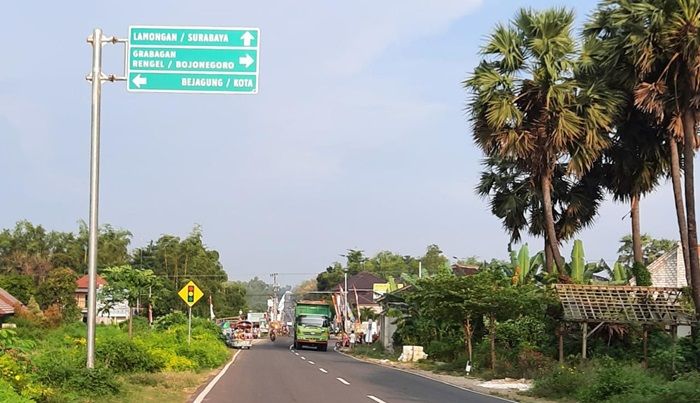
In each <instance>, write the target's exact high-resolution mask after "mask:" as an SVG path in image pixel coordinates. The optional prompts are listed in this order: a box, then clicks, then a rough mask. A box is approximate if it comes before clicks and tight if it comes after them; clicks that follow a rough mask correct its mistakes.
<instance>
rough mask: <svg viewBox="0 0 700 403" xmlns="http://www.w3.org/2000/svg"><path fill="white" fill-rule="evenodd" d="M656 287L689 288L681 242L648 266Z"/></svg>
mask: <svg viewBox="0 0 700 403" xmlns="http://www.w3.org/2000/svg"><path fill="white" fill-rule="evenodd" d="M699 249H700V248H699ZM647 269H648V270H649V273H650V274H651V282H652V285H653V286H654V287H687V286H688V281H687V280H686V278H685V263H684V262H683V248H681V244H680V242H679V243H678V244H677V245H676V247H675V248H674V249H673V250H671V251H668V252H666V253H665V254H663V255H661V256H659V257H658V258H657V259H656V260H654V261H653V262H651V263H650V264H649V266H647Z"/></svg>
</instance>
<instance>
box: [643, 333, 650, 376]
mask: <svg viewBox="0 0 700 403" xmlns="http://www.w3.org/2000/svg"><path fill="white" fill-rule="evenodd" d="M643 328H644V330H643V331H642V339H643V340H644V362H642V366H643V367H644V368H647V367H648V366H649V362H648V360H647V353H648V351H649V345H648V343H647V341H648V339H649V337H648V332H649V331H648V330H647V327H646V326H643Z"/></svg>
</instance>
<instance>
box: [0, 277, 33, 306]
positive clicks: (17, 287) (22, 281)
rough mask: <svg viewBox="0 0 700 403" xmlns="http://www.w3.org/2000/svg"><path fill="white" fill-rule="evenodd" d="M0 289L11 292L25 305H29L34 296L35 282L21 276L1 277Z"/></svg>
mask: <svg viewBox="0 0 700 403" xmlns="http://www.w3.org/2000/svg"><path fill="white" fill-rule="evenodd" d="M0 288H3V289H4V290H5V291H7V292H9V293H10V294H12V296H14V297H15V298H17V299H18V300H20V301H21V302H22V303H23V304H25V305H26V304H28V303H29V299H30V298H31V297H32V295H34V290H35V288H36V287H35V286H34V280H33V279H32V278H31V277H29V276H24V275H21V274H9V275H7V274H6V275H0Z"/></svg>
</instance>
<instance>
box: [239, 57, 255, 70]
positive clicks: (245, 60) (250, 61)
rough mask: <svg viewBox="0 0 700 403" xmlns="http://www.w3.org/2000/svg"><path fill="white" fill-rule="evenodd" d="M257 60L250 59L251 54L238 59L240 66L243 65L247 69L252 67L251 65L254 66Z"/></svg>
mask: <svg viewBox="0 0 700 403" xmlns="http://www.w3.org/2000/svg"><path fill="white" fill-rule="evenodd" d="M254 61H255V60H253V58H252V57H250V55H249V54H246V55H245V56H242V57H239V58H238V64H242V65H244V66H245V68H248V67H250V65H251V64H253V62H254Z"/></svg>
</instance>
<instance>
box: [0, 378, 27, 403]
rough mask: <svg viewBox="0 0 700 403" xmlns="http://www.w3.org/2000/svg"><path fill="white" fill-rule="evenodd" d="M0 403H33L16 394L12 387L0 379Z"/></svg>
mask: <svg viewBox="0 0 700 403" xmlns="http://www.w3.org/2000/svg"><path fill="white" fill-rule="evenodd" d="M0 402H12V403H33V402H34V401H33V400H32V399H29V398H26V397H24V396H21V395H19V394H17V392H16V391H15V389H14V388H13V387H12V385H10V384H9V383H7V382H6V381H4V380H2V379H0Z"/></svg>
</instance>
